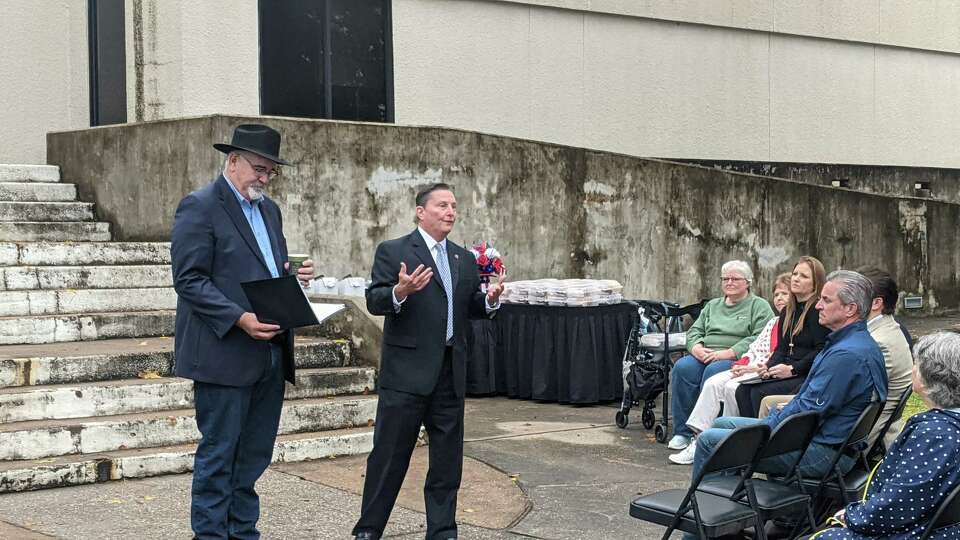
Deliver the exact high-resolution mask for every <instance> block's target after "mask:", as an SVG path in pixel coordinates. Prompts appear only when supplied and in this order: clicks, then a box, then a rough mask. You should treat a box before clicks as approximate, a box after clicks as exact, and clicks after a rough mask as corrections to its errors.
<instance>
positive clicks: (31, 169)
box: [0, 164, 60, 182]
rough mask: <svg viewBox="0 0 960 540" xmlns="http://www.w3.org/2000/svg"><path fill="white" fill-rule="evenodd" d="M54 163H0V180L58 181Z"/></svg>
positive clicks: (57, 170) (58, 171) (58, 173)
mask: <svg viewBox="0 0 960 540" xmlns="http://www.w3.org/2000/svg"><path fill="white" fill-rule="evenodd" d="M59 181H60V167H57V166H55V165H26V164H0V182H59Z"/></svg>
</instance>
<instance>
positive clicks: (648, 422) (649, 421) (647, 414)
mask: <svg viewBox="0 0 960 540" xmlns="http://www.w3.org/2000/svg"><path fill="white" fill-rule="evenodd" d="M640 420H641V421H643V427H645V428H647V429H653V424H655V423H656V422H657V415H655V414H653V411H651V410H650V409H644V410H643V416H641V417H640Z"/></svg>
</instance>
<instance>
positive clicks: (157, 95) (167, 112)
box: [125, 0, 189, 120]
mask: <svg viewBox="0 0 960 540" xmlns="http://www.w3.org/2000/svg"><path fill="white" fill-rule="evenodd" d="M140 5H141V11H140V13H139V15H140V17H139V19H138V20H133V25H134V26H137V25H139V27H140V31H139V35H134V34H131V35H130V36H129V37H128V39H129V40H130V41H137V40H139V41H140V46H141V47H142V50H143V59H142V74H143V75H142V82H141V84H142V88H143V96H142V98H141V99H142V102H141V103H140V104H139V111H140V114H141V116H137V113H138V104H137V99H138V97H137V91H136V83H137V81H136V77H135V76H133V77H129V78H128V79H127V103H128V104H129V105H130V106H129V107H128V111H127V117H128V118H129V119H130V120H161V119H164V118H175V117H177V116H180V115H181V112H182V111H183V69H182V67H183V61H184V56H183V48H182V35H181V33H182V31H183V29H184V25H185V21H183V20H182V18H181V13H180V3H178V2H165V1H162V0H142V2H141V3H140ZM126 7H127V10H126V13H125V15H126V16H127V17H128V18H136V17H137V13H136V12H135V11H134V9H133V5H132V2H131V3H128V4H127V6H126ZM187 30H188V31H189V28H187ZM135 61H136V58H135V57H133V56H131V57H128V58H127V63H128V64H132V63H134V62H135ZM128 73H129V71H128Z"/></svg>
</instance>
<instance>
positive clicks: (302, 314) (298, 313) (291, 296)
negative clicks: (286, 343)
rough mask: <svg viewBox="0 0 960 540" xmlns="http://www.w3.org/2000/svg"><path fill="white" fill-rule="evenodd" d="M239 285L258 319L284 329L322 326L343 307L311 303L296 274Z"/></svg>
mask: <svg viewBox="0 0 960 540" xmlns="http://www.w3.org/2000/svg"><path fill="white" fill-rule="evenodd" d="M240 286H241V287H243V292H244V294H246V295H247V300H249V301H250V306H251V307H252V308H253V313H254V314H255V315H256V316H257V319H258V320H259V321H260V322H262V323H268V324H276V325H278V326H280V329H281V330H289V329H291V328H299V327H301V326H313V325H316V324H320V323H322V322H323V321H324V320H326V319H327V318H329V317H330V316H331V315H333V314H335V313H337V312H339V311H340V310H342V309H343V308H344V306H343V304H311V303H310V301H309V300H308V299H307V295H306V293H304V292H303V287H301V286H300V281H299V280H298V279H297V276H295V275H289V276H283V277H278V278H271V279H261V280H257V281H246V282H244V283H241V284H240Z"/></svg>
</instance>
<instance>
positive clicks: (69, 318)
mask: <svg viewBox="0 0 960 540" xmlns="http://www.w3.org/2000/svg"><path fill="white" fill-rule="evenodd" d="M175 315H176V314H175V312H174V311H173V310H153V311H138V312H133V313H117V312H114V313H88V314H72V315H40V316H31V317H0V345H18V344H40V343H62V342H69V341H91V340H97V339H111V338H135V337H147V336H170V335H173V326H174V317H175Z"/></svg>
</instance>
